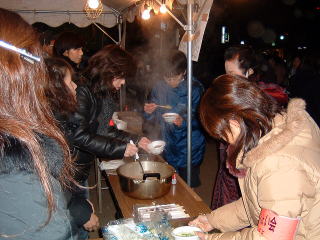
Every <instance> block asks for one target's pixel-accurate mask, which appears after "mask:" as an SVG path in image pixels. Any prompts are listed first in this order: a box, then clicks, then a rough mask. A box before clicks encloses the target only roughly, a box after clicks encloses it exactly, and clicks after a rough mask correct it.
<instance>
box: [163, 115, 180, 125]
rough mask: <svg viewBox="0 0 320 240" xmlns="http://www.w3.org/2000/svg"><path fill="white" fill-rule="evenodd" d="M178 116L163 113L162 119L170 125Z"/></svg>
mask: <svg viewBox="0 0 320 240" xmlns="http://www.w3.org/2000/svg"><path fill="white" fill-rule="evenodd" d="M178 116H179V114H177V113H164V114H162V117H163V118H164V120H165V121H166V122H167V123H172V122H173V121H174V120H176V118H177V117H178Z"/></svg>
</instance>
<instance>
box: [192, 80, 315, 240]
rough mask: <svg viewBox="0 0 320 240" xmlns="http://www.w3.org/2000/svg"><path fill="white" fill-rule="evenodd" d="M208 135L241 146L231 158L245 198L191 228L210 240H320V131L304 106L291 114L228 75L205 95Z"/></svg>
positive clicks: (291, 108) (294, 103)
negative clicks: (239, 173) (216, 230)
mask: <svg viewBox="0 0 320 240" xmlns="http://www.w3.org/2000/svg"><path fill="white" fill-rule="evenodd" d="M200 118H201V121H202V123H203V125H204V127H205V129H206V130H207V132H208V133H209V134H210V135H211V136H213V137H215V138H217V139H220V140H224V141H227V142H229V143H230V144H233V145H234V151H233V154H232V155H230V157H229V158H228V161H229V167H230V168H231V169H232V171H235V172H242V173H243V174H242V175H243V177H241V178H238V181H239V185H240V188H241V193H242V197H241V198H240V199H239V200H237V201H235V202H232V203H229V204H227V205H225V206H223V207H221V208H218V209H216V210H214V211H212V212H211V213H210V214H207V215H201V216H199V217H197V218H196V219H195V220H194V221H191V222H190V223H189V225H195V226H198V227H200V228H201V229H202V230H203V231H210V230H212V229H219V230H220V231H221V233H213V234H209V235H207V234H205V233H200V232H198V233H197V234H198V235H199V236H200V238H201V239H202V240H204V239H207V240H213V239H219V240H221V239H234V240H236V239H249V240H250V239H269V240H273V239H274V240H275V239H277V240H278V239H308V240H315V239H320V184H319V176H320V130H319V128H318V126H317V125H316V123H315V122H314V121H313V119H312V118H311V117H310V116H309V114H308V113H307V112H306V111H305V102H304V101H303V100H302V99H292V100H291V101H290V102H289V104H288V107H287V109H286V110H283V109H282V108H280V107H279V105H277V103H276V102H275V100H274V99H272V98H271V97H270V96H268V95H267V94H266V93H264V92H263V91H262V90H261V89H259V87H258V86H257V85H256V84H254V83H250V82H248V81H247V80H246V79H245V78H243V77H240V76H232V75H222V76H220V77H218V78H216V79H215V80H214V81H213V83H212V84H211V86H210V88H209V89H208V90H207V92H206V93H205V95H204V97H203V99H202V101H201V105H200Z"/></svg>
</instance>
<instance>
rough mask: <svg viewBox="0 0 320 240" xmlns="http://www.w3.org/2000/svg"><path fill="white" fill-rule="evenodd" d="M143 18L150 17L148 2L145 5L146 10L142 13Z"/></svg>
mask: <svg viewBox="0 0 320 240" xmlns="http://www.w3.org/2000/svg"><path fill="white" fill-rule="evenodd" d="M141 17H142V19H144V20H148V19H150V9H149V7H148V5H147V4H145V5H144V10H143V12H142V15H141Z"/></svg>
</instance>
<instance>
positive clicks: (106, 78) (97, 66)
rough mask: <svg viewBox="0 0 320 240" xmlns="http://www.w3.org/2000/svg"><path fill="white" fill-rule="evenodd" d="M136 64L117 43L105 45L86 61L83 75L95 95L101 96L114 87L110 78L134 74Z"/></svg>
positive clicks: (125, 77)
mask: <svg viewBox="0 0 320 240" xmlns="http://www.w3.org/2000/svg"><path fill="white" fill-rule="evenodd" d="M135 73H136V64H135V61H134V60H133V57H132V56H131V55H130V54H129V53H128V52H127V51H125V50H123V49H121V48H120V47H119V46H118V45H115V44H111V45H107V46H105V47H104V48H102V49H101V50H100V51H98V52H97V53H96V54H95V55H93V56H92V57H91V58H90V59H89V61H88V67H87V70H86V72H85V75H86V76H87V77H88V78H89V79H90V82H91V90H92V92H93V93H94V94H95V95H96V96H97V97H103V96H105V95H106V93H107V92H108V91H112V90H113V89H114V87H113V85H112V80H113V79H114V78H124V79H127V78H129V77H132V76H134V75H135Z"/></svg>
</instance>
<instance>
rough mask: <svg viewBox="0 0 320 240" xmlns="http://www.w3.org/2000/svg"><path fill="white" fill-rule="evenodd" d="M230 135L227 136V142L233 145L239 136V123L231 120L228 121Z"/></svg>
mask: <svg viewBox="0 0 320 240" xmlns="http://www.w3.org/2000/svg"><path fill="white" fill-rule="evenodd" d="M229 125H230V130H231V134H230V133H229V134H228V139H227V142H229V143H230V144H235V143H236V141H237V139H238V137H239V135H240V131H241V129H240V123H239V122H238V121H237V120H234V119H231V120H229Z"/></svg>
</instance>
